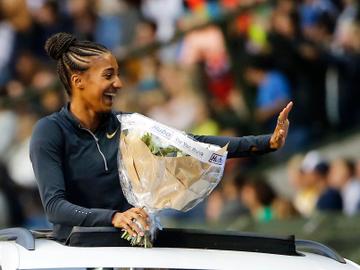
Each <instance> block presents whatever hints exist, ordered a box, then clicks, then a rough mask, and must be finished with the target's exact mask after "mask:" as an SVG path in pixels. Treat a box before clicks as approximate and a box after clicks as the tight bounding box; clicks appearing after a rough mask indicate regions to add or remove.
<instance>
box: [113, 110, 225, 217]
mask: <svg viewBox="0 0 360 270" xmlns="http://www.w3.org/2000/svg"><path fill="white" fill-rule="evenodd" d="M118 118H119V121H120V122H121V135H120V144H119V147H120V149H119V159H118V160H119V166H118V168H119V176H120V182H121V187H122V190H123V193H124V195H125V197H126V199H127V200H128V202H129V203H130V204H131V205H133V206H135V207H143V208H145V210H146V211H147V212H148V213H149V214H150V215H154V214H156V213H157V212H158V211H160V210H162V209H169V208H170V209H176V210H180V211H187V210H190V209H191V208H193V207H194V206H195V205H197V204H198V203H199V202H201V201H202V200H203V199H204V198H206V197H207V196H208V195H209V194H210V192H211V191H212V190H213V189H214V188H215V187H216V185H217V184H218V183H219V181H220V180H221V177H222V175H223V170H224V165H225V161H226V155H227V151H226V146H225V147H223V148H220V147H219V146H216V145H211V144H205V143H201V142H198V141H195V140H194V139H193V138H192V137H190V136H188V135H187V134H186V133H184V132H182V131H178V130H176V129H173V128H170V127H168V126H165V125H163V124H160V123H158V122H156V121H154V120H152V119H150V118H147V117H145V116H143V115H140V114H137V113H133V114H122V115H119V116H118Z"/></svg>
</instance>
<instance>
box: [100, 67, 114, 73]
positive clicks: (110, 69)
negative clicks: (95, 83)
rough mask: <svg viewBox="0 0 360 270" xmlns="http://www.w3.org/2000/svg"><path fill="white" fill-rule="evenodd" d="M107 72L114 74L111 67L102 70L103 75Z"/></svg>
mask: <svg viewBox="0 0 360 270" xmlns="http://www.w3.org/2000/svg"><path fill="white" fill-rule="evenodd" d="M107 71H112V72H114V71H115V69H114V68H113V67H109V68H106V69H104V70H103V73H105V72H107Z"/></svg>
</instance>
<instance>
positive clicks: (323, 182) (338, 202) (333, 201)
mask: <svg viewBox="0 0 360 270" xmlns="http://www.w3.org/2000/svg"><path fill="white" fill-rule="evenodd" d="M329 167H330V166H329V164H328V162H326V161H320V162H319V163H318V164H316V166H315V168H314V172H313V173H314V176H315V177H316V178H317V185H318V188H319V191H320V195H319V199H318V201H317V203H316V209H317V210H319V211H338V212H341V211H342V210H343V200H342V198H341V194H340V192H339V191H338V190H337V189H335V188H333V187H331V186H330V185H329V181H328V173H329Z"/></svg>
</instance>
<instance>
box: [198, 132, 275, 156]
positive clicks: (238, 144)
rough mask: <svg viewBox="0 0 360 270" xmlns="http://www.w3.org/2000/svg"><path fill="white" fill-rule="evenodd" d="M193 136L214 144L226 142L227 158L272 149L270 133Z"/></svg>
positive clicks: (252, 154) (259, 153)
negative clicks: (238, 135) (234, 135)
mask: <svg viewBox="0 0 360 270" xmlns="http://www.w3.org/2000/svg"><path fill="white" fill-rule="evenodd" d="M193 137H194V139H196V140H198V141H200V142H204V143H211V144H216V145H219V146H221V147H223V146H225V145H226V144H227V143H228V144H229V145H228V158H238V157H250V156H255V155H261V154H265V153H268V152H271V151H274V149H271V148H270V138H271V135H260V136H244V137H226V136H197V135H193Z"/></svg>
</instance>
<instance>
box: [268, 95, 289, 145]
mask: <svg viewBox="0 0 360 270" xmlns="http://www.w3.org/2000/svg"><path fill="white" fill-rule="evenodd" d="M292 107H293V103H292V101H290V102H289V103H288V104H287V105H286V107H285V108H284V109H283V110H282V111H281V112H280V114H279V117H278V121H277V124H276V127H275V130H274V133H273V135H272V136H271V139H270V148H271V149H275V150H276V149H279V148H281V147H283V146H284V144H285V140H286V136H287V133H288V130H289V124H290V122H289V119H288V115H289V113H290V111H291V109H292Z"/></svg>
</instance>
